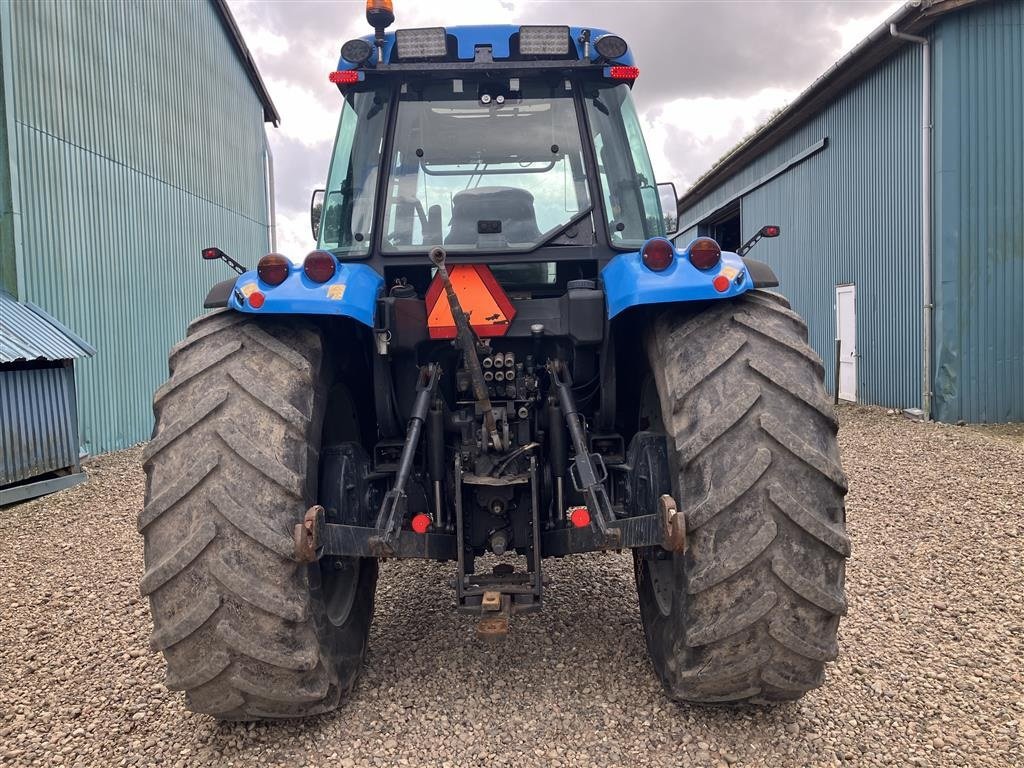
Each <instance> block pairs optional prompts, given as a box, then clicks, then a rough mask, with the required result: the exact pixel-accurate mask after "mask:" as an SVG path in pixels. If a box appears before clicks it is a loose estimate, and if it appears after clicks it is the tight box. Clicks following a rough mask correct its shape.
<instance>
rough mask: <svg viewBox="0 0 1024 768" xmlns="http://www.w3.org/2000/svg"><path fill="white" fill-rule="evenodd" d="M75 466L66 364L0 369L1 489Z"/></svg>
mask: <svg viewBox="0 0 1024 768" xmlns="http://www.w3.org/2000/svg"><path fill="white" fill-rule="evenodd" d="M68 467H75V468H77V467H78V424H77V418H76V415H75V376H74V367H73V366H72V364H71V363H70V362H68V363H67V364H61V363H45V364H42V365H40V366H38V367H27V366H22V367H13V366H10V367H7V366H5V367H3V368H0V486H3V485H8V484H10V483H15V482H17V481H19V480H24V479H26V478H30V477H36V476H38V475H42V474H45V473H47V472H53V471H55V470H58V469H65V468H68Z"/></svg>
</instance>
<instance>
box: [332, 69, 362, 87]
mask: <svg viewBox="0 0 1024 768" xmlns="http://www.w3.org/2000/svg"><path fill="white" fill-rule="evenodd" d="M364 77H366V75H364V74H363V73H362V72H356V71H355V70H354V69H341V70H338V71H337V72H331V74H329V75H328V76H327V79H328V80H330V81H331V82H332V83H334V84H335V85H353V84H354V83H358V82H359V81H360V80H362V79H363V78H364Z"/></svg>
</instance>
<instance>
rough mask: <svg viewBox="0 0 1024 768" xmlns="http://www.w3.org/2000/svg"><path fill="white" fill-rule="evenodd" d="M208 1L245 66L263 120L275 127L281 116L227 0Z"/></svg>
mask: <svg viewBox="0 0 1024 768" xmlns="http://www.w3.org/2000/svg"><path fill="white" fill-rule="evenodd" d="M210 2H211V4H212V5H213V8H214V10H215V11H217V15H218V16H219V17H220V23H221V25H222V26H223V27H224V31H225V32H226V33H227V35H228V38H229V39H230V40H231V44H232V45H233V46H234V47H235V53H237V54H238V58H239V59H240V60H241V62H242V66H243V67H245V73H246V74H247V75H248V76H249V82H250V83H252V87H253V89H254V90H255V91H256V95H257V96H259V98H260V101H261V102H263V122H265V123H273V124H274V125H275V127H276V126H277V124H278V123H280V122H281V116H280V115H279V114H278V113H277V107H275V106H274V102H273V101H272V100H271V98H270V92H269V91H267V86H266V85H264V84H263V78H262V77H260V71H259V70H258V69H257V68H256V62H255V61H254V60H253V58H252V54H251V53H249V46H247V45H246V44H245V38H243V37H242V31H241V30H240V29H239V28H238V24H236V23H235V17H234V16H232V15H231V9H230V8H228V3H227V0H210Z"/></svg>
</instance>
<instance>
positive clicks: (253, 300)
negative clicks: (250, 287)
mask: <svg viewBox="0 0 1024 768" xmlns="http://www.w3.org/2000/svg"><path fill="white" fill-rule="evenodd" d="M266 300H267V297H266V296H264V295H263V294H262V293H260V292H259V291H253V292H252V293H250V294H249V306H250V307H252V308H253V309H259V308H260V307H262V306H263V302H264V301H266Z"/></svg>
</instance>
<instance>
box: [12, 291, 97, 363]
mask: <svg viewBox="0 0 1024 768" xmlns="http://www.w3.org/2000/svg"><path fill="white" fill-rule="evenodd" d="M95 354H96V350H95V349H94V348H93V347H92V345H91V344H89V343H88V342H86V341H83V340H82V339H81V338H79V337H78V336H77V335H76V334H74V333H73V332H72V331H70V330H68V329H67V328H65V327H64V326H63V325H61V323H60V322H59V321H58V320H57V319H56V318H54V317H52V316H51V315H49V314H47V313H46V312H44V311H43V310H42V309H40V308H39V307H37V306H36V305H35V304H31V303H28V302H24V303H23V302H20V301H17V300H15V299H14V297H12V296H11V295H9V294H7V293H4V292H3V291H0V363H15V362H18V361H21V360H24V361H32V360H74V359H76V358H79V357H92V356H93V355H95Z"/></svg>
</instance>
